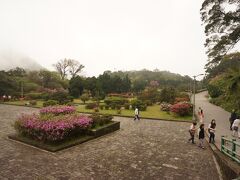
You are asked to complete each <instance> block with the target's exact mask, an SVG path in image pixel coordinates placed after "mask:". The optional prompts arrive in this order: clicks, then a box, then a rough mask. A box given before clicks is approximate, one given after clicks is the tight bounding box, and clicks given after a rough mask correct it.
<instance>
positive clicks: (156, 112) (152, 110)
mask: <svg viewBox="0 0 240 180" xmlns="http://www.w3.org/2000/svg"><path fill="white" fill-rule="evenodd" d="M75 101H76V99H75ZM27 102H29V101H10V102H4V103H5V104H11V105H21V106H25V104H26V103H27ZM77 102H80V101H77ZM42 104H43V101H41V100H40V101H37V105H36V106H29V107H42ZM76 108H77V111H78V112H81V113H94V110H93V109H85V105H84V104H78V105H77V106H76ZM99 113H100V114H110V115H116V116H127V117H133V116H134V110H125V109H124V110H121V114H118V113H117V110H112V109H109V110H105V109H103V110H101V109H99ZM140 117H141V118H152V119H166V120H186V121H191V120H192V116H191V115H190V116H183V117H181V116H177V115H175V114H173V113H167V112H165V111H161V110H160V106H159V105H153V106H148V107H147V111H140Z"/></svg>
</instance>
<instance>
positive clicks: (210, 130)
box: [188, 107, 216, 149]
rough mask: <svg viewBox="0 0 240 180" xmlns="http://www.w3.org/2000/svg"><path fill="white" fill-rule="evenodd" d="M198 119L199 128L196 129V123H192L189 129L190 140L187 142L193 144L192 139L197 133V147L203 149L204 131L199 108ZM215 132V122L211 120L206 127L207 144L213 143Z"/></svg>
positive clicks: (202, 118)
mask: <svg viewBox="0 0 240 180" xmlns="http://www.w3.org/2000/svg"><path fill="white" fill-rule="evenodd" d="M198 118H199V123H200V126H199V128H197V122H193V123H192V125H191V126H190V129H189V134H190V139H188V142H192V143H193V144H195V141H194V138H195V134H196V132H197V136H198V138H199V145H198V146H199V147H200V148H202V149H204V143H203V142H204V138H205V129H204V114H203V110H202V108H201V107H199V110H198ZM215 131H216V121H215V119H212V121H211V123H210V124H209V125H208V133H209V143H215Z"/></svg>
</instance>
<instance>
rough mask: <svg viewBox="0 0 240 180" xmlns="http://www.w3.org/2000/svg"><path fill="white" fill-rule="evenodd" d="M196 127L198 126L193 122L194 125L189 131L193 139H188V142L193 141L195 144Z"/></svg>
mask: <svg viewBox="0 0 240 180" xmlns="http://www.w3.org/2000/svg"><path fill="white" fill-rule="evenodd" d="M196 125H197V123H196V122H193V123H192V125H191V126H190V129H189V134H190V137H191V138H190V139H188V142H190V141H192V143H193V144H195V142H194V135H195V131H196Z"/></svg>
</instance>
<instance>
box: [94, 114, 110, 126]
mask: <svg viewBox="0 0 240 180" xmlns="http://www.w3.org/2000/svg"><path fill="white" fill-rule="evenodd" d="M90 118H91V119H92V121H93V122H92V127H96V126H98V125H100V126H102V125H104V124H108V123H109V122H110V121H111V120H112V119H113V116H111V115H99V114H92V115H91V116H90Z"/></svg>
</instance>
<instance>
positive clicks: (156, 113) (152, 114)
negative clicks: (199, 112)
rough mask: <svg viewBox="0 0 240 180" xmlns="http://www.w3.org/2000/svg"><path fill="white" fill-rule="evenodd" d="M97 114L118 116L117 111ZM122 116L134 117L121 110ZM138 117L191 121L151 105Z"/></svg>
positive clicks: (190, 118)
mask: <svg viewBox="0 0 240 180" xmlns="http://www.w3.org/2000/svg"><path fill="white" fill-rule="evenodd" d="M77 110H78V111H79V112H83V113H89V112H90V113H93V112H94V110H92V109H85V106H84V105H78V106H77ZM99 113H101V114H112V115H119V114H117V110H111V109H109V110H99ZM120 115H123V116H132V117H133V116H134V110H122V111H121V114H120ZM140 117H141V118H156V119H167V120H189V121H191V120H192V116H184V117H180V116H176V115H174V114H172V113H170V114H169V113H167V112H165V111H161V110H160V106H159V105H153V106H148V107H147V111H140Z"/></svg>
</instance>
